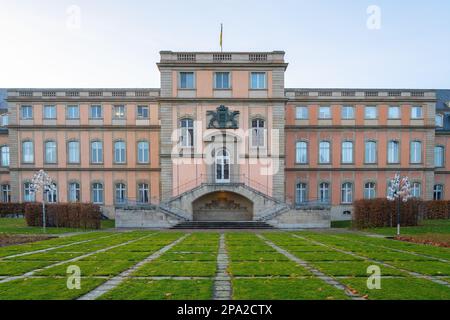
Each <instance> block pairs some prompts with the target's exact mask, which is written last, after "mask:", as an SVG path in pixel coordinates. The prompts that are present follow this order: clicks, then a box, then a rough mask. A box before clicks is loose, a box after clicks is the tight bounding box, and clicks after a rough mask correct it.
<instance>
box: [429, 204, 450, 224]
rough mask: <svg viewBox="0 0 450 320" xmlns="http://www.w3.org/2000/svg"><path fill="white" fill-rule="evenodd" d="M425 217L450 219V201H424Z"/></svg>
mask: <svg viewBox="0 0 450 320" xmlns="http://www.w3.org/2000/svg"><path fill="white" fill-rule="evenodd" d="M422 209H423V210H422V211H423V218H424V219H430V220H431V219H450V201H424V202H423V208H422Z"/></svg>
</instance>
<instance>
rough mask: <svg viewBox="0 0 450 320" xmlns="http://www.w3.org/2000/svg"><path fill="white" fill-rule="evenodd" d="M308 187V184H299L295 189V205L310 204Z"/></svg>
mask: <svg viewBox="0 0 450 320" xmlns="http://www.w3.org/2000/svg"><path fill="white" fill-rule="evenodd" d="M306 188H307V186H306V183H301V182H299V183H297V186H296V188H295V203H296V204H303V203H306V202H308V197H307V189H306Z"/></svg>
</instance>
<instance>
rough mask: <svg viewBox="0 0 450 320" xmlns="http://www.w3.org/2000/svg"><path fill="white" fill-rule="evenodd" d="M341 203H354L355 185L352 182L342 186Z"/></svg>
mask: <svg viewBox="0 0 450 320" xmlns="http://www.w3.org/2000/svg"><path fill="white" fill-rule="evenodd" d="M341 202H342V203H344V204H349V203H352V202H353V184H351V183H350V182H346V183H344V184H343V185H342V189H341Z"/></svg>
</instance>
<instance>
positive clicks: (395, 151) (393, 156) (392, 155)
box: [388, 141, 400, 163]
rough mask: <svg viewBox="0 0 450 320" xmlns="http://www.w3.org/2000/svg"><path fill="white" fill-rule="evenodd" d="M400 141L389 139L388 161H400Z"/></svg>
mask: <svg viewBox="0 0 450 320" xmlns="http://www.w3.org/2000/svg"><path fill="white" fill-rule="evenodd" d="M399 150H400V148H399V142H398V141H389V143H388V163H400V158H399Z"/></svg>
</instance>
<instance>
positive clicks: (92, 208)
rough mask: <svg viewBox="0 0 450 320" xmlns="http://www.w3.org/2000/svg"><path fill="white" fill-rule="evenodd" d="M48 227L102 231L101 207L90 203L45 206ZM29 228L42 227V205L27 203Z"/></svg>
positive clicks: (26, 214)
mask: <svg viewBox="0 0 450 320" xmlns="http://www.w3.org/2000/svg"><path fill="white" fill-rule="evenodd" d="M45 208H46V211H45V216H46V219H45V220H46V226H47V227H57V228H82V229H100V223H101V211H100V207H99V206H97V205H94V204H90V203H57V204H46V206H45ZM25 219H26V221H27V225H28V226H39V227H40V226H42V224H43V223H42V204H41V203H27V204H26V205H25Z"/></svg>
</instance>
